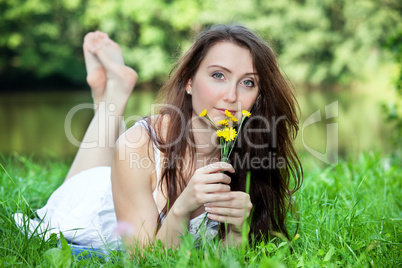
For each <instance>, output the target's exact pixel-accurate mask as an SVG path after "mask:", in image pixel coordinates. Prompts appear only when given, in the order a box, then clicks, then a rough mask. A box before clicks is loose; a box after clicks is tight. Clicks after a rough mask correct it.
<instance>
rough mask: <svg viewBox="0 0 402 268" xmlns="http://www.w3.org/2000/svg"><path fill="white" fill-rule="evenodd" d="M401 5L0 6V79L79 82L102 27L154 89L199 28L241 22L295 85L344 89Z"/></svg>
mask: <svg viewBox="0 0 402 268" xmlns="http://www.w3.org/2000/svg"><path fill="white" fill-rule="evenodd" d="M401 13H402V4H401V3H400V1H397V0H387V1H377V0H358V1H347V0H325V1H317V0H304V1H303V0H289V1H283V0H271V1H261V0H252V1H244V0H221V1H213V0H205V1H201V0H195V1H185V0H154V1H146V0H137V1H130V0H116V1H104V0H74V1H67V0H64V1H61V0H60V1H52V0H43V1H38V0H15V1H6V0H1V1H0V16H1V18H2V20H1V21H0V28H1V29H2V30H1V32H2V34H1V36H0V77H2V79H6V77H8V78H7V79H8V80H9V82H10V81H11V82H13V81H14V82H17V81H19V79H20V76H21V75H23V74H30V75H34V76H35V77H37V78H46V77H51V76H54V75H58V76H62V77H65V78H66V79H68V80H69V81H70V82H72V83H78V84H81V85H82V84H84V81H85V79H84V77H85V69H84V64H83V57H82V49H81V44H82V39H83V37H84V35H85V33H87V32H88V31H93V30H97V29H100V30H102V31H105V32H107V33H108V34H109V35H110V36H111V37H112V38H113V39H114V40H116V41H117V42H118V43H119V44H121V46H122V49H123V52H124V55H125V59H126V64H128V65H129V66H132V67H134V68H135V69H136V70H137V72H138V73H139V79H140V82H146V83H147V84H150V85H151V86H155V85H156V84H158V82H159V81H160V80H161V79H162V78H164V77H165V76H166V74H167V73H168V71H169V70H170V69H171V66H172V65H171V64H172V63H173V62H174V60H175V58H176V56H177V55H178V54H180V53H181V51H182V50H183V49H185V48H187V47H188V45H189V43H190V38H191V36H194V35H195V34H196V33H198V32H199V31H200V30H201V29H202V28H204V27H205V26H208V25H211V24H215V23H228V22H230V21H235V22H240V23H244V24H245V25H247V26H250V27H252V28H254V29H255V30H256V31H257V32H259V33H260V34H261V35H262V36H263V37H264V38H265V39H267V40H269V41H270V42H271V43H272V45H273V47H274V48H275V50H276V51H277V53H278V55H279V59H280V62H281V63H282V65H283V66H284V67H285V70H286V72H287V73H288V75H289V76H290V78H291V79H292V81H294V82H298V83H308V84H311V85H318V84H320V83H326V84H339V83H349V82H350V81H351V79H353V78H355V77H362V76H364V75H365V74H367V73H368V72H369V71H371V70H372V67H373V66H375V65H376V64H377V60H378V57H377V55H378V50H379V49H380V48H381V47H380V46H379V44H380V43H381V42H383V41H384V40H386V39H387V38H388V37H389V36H392V35H393V34H394V33H396V32H397V31H398V29H399V30H401V29H402V26H401V25H402V22H401V20H400V16H401Z"/></svg>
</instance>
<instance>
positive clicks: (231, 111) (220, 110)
mask: <svg viewBox="0 0 402 268" xmlns="http://www.w3.org/2000/svg"><path fill="white" fill-rule="evenodd" d="M215 109H216V110H217V111H218V112H219V113H221V114H225V111H226V110H228V109H220V108H215ZM228 111H229V112H230V113H231V114H232V115H234V114H235V113H236V111H235V110H228Z"/></svg>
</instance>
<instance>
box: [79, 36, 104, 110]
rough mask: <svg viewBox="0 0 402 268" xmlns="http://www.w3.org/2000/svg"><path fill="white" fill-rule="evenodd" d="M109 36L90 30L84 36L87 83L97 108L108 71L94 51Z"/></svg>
mask: <svg viewBox="0 0 402 268" xmlns="http://www.w3.org/2000/svg"><path fill="white" fill-rule="evenodd" d="M104 38H108V35H107V34H105V33H102V32H100V31H96V32H90V33H88V34H87V35H85V37H84V45H83V50H84V58H85V66H86V69H87V83H88V85H89V87H90V88H91V91H92V98H93V100H94V104H95V108H97V107H98V104H99V101H101V100H102V98H103V95H104V93H105V90H106V82H107V77H106V71H105V68H103V66H102V64H101V62H100V61H99V59H98V57H97V56H96V55H94V54H93V53H92V51H93V50H94V49H96V47H97V46H98V45H99V42H100V41H101V40H102V39H104Z"/></svg>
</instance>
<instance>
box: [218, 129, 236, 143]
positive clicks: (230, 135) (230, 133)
mask: <svg viewBox="0 0 402 268" xmlns="http://www.w3.org/2000/svg"><path fill="white" fill-rule="evenodd" d="M216 135H217V136H218V137H220V138H224V139H225V141H233V140H234V139H235V138H236V136H237V132H236V129H234V128H233V127H230V128H229V127H225V128H224V129H220V130H218V131H217V132H216Z"/></svg>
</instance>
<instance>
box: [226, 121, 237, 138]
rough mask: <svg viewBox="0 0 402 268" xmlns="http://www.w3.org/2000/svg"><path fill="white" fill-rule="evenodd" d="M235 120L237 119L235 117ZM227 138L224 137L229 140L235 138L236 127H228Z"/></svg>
mask: <svg viewBox="0 0 402 268" xmlns="http://www.w3.org/2000/svg"><path fill="white" fill-rule="evenodd" d="M236 120H237V119H236ZM228 136H229V139H226V140H230V141H233V140H234V139H235V138H236V136H237V132H236V129H234V128H232V127H231V128H230V129H229V135H228Z"/></svg>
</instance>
